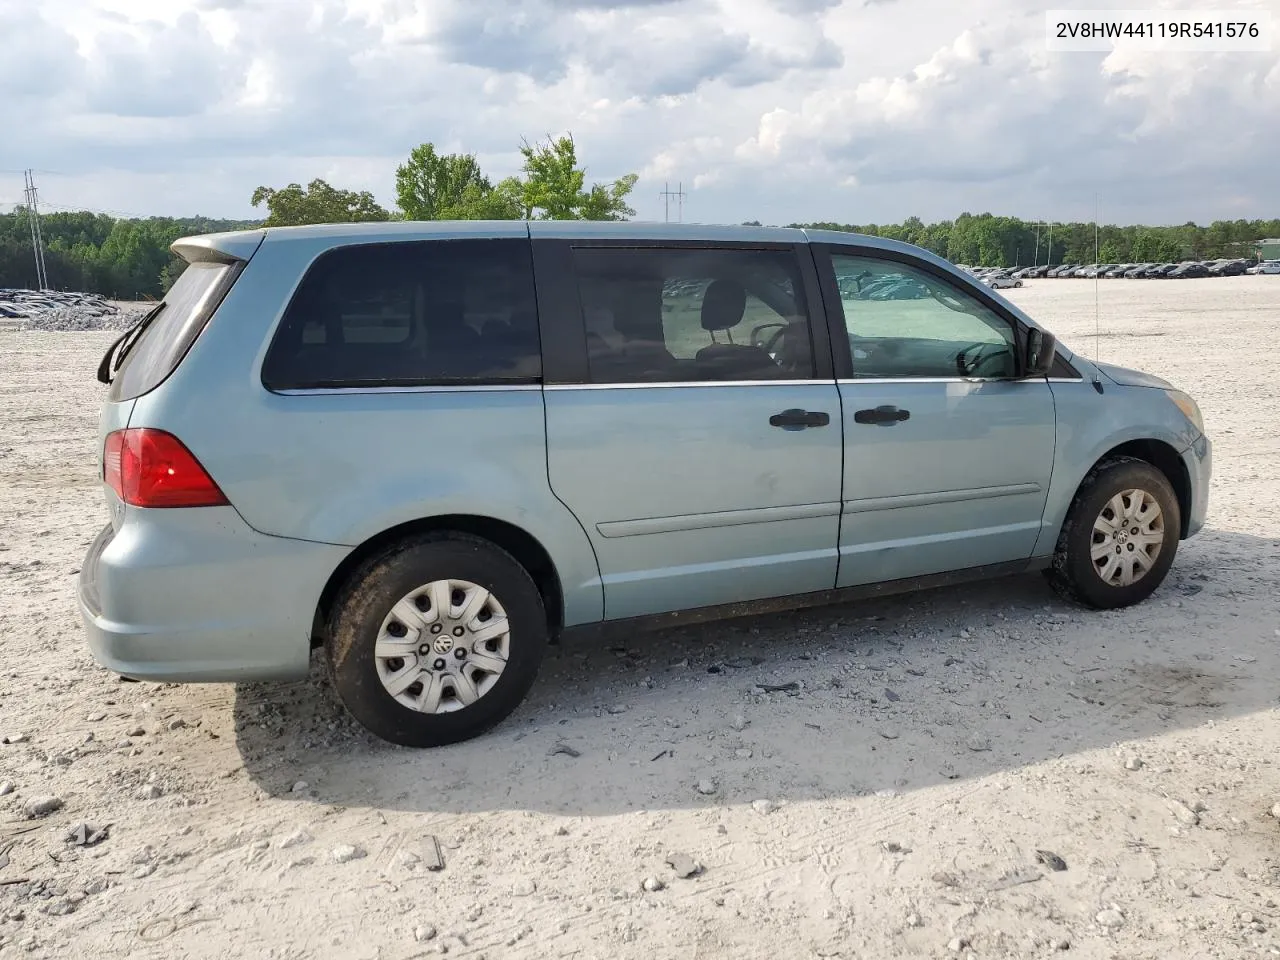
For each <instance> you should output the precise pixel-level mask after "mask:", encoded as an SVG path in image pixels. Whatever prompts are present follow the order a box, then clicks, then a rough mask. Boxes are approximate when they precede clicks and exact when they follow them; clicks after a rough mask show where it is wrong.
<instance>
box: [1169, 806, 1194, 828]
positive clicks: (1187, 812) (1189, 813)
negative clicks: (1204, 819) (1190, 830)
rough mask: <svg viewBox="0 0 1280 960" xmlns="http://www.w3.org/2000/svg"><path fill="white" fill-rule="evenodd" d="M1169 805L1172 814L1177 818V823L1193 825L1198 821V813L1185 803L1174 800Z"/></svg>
mask: <svg viewBox="0 0 1280 960" xmlns="http://www.w3.org/2000/svg"><path fill="white" fill-rule="evenodd" d="M1169 807H1170V809H1171V810H1173V815H1174V816H1175V817H1177V818H1178V822H1179V823H1182V824H1185V825H1186V826H1188V827H1194V826H1195V825H1196V824H1198V823H1199V822H1200V814H1198V813H1196V812H1195V811H1194V810H1192V809H1191V808H1190V807H1188V806H1187V805H1186V804H1185V803H1180V802H1178V801H1176V800H1175V801H1173V802H1172V803H1170V804H1169Z"/></svg>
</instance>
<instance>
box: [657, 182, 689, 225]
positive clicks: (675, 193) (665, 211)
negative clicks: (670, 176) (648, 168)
mask: <svg viewBox="0 0 1280 960" xmlns="http://www.w3.org/2000/svg"><path fill="white" fill-rule="evenodd" d="M658 196H660V197H661V198H662V221H663V222H664V223H670V222H671V198H672V197H675V198H676V217H677V222H679V223H683V222H684V198H685V197H686V196H688V194H686V193H685V192H684V183H683V181H682V182H681V183H679V184H677V185H676V189H675V190H672V189H671V184H670V183H669V182H667V181H663V184H662V192H661V193H660V194H658Z"/></svg>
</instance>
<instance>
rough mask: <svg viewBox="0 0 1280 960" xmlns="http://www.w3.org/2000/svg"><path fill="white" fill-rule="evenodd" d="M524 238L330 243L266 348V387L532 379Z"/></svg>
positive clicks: (533, 348) (533, 331)
mask: <svg viewBox="0 0 1280 960" xmlns="http://www.w3.org/2000/svg"><path fill="white" fill-rule="evenodd" d="M541 376H542V351H541V345H540V341H539V336H538V312H537V305H536V301H535V298H534V285H533V260H532V252H531V248H530V244H529V241H528V240H520V239H491V240H427V241H411V242H404V243H382V244H362V245H356V246H346V247H338V248H336V249H334V250H330V251H328V252H327V253H325V254H322V255H321V256H320V257H319V258H317V259H316V261H315V263H314V264H312V266H311V268H310V269H309V270H308V271H307V274H306V276H305V277H303V279H302V283H301V284H299V286H298V290H297V292H296V293H295V294H294V296H293V299H292V300H291V301H290V303H289V306H288V308H287V309H286V310H285V314H284V317H283V318H282V319H281V321H280V326H279V328H278V329H277V331H276V334H275V337H274V338H273V339H272V342H271V346H270V348H269V349H268V350H267V356H266V359H265V361H264V362H263V367H262V382H263V384H264V385H265V386H266V387H267V388H268V389H270V390H307V389H322V388H341V387H392V386H429V385H433V384H439V385H448V384H462V385H467V384H502V383H522V382H523V383H536V382H538V381H539V380H540V379H541Z"/></svg>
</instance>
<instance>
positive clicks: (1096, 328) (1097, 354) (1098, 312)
mask: <svg viewBox="0 0 1280 960" xmlns="http://www.w3.org/2000/svg"><path fill="white" fill-rule="evenodd" d="M1100 203H1101V200H1100V198H1099V195H1098V194H1096V193H1095V194H1094V195H1093V359H1095V360H1101V359H1102V307H1101V305H1100V304H1099V301H1098V272H1099V271H1098V268H1099V267H1100V266H1101V265H1102V261H1101V260H1100V259H1099V258H1098V249H1099V246H1098V232H1099V226H1098V216H1099V210H1100V206H1099V204H1100Z"/></svg>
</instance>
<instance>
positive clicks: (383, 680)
mask: <svg viewBox="0 0 1280 960" xmlns="http://www.w3.org/2000/svg"><path fill="white" fill-rule="evenodd" d="M329 632H330V639H329V641H328V644H327V648H328V654H329V663H330V668H331V670H332V673H333V682H334V687H335V688H336V690H337V692H338V696H339V697H340V698H341V700H342V702H343V704H344V705H345V706H346V708H347V710H348V711H350V713H351V714H352V716H354V717H355V718H356V719H357V720H359V721H360V723H362V724H363V725H364V726H365V727H367V728H368V729H369V730H370V731H372V732H373V733H375V734H377V735H378V736H379V737H381V738H382V739H384V740H389V741H391V742H392V743H397V744H400V745H402V746H407V747H431V746H440V745H443V744H447V743H457V742H459V741H461V740H468V739H470V738H472V737H475V736H478V735H479V734H481V733H483V732H485V731H486V730H488V729H489V728H490V727H492V726H494V725H495V724H497V723H498V722H500V721H501V720H503V719H504V718H505V717H507V716H508V715H509V714H510V713H511V712H512V711H513V710H515V708H516V707H517V706H518V705H519V704H520V702H521V701H522V700H523V699H524V697H525V695H526V694H527V693H528V691H529V688H530V687H531V686H532V685H533V681H534V678H535V676H536V675H537V672H538V666H539V664H540V663H541V661H542V654H543V651H544V650H545V648H546V644H547V632H548V631H547V618H546V613H545V610H544V608H543V604H542V597H541V595H540V594H539V592H538V588H537V586H536V585H535V584H534V582H533V580H532V579H531V578H530V577H529V574H528V572H526V571H525V569H524V567H522V566H521V565H520V563H519V562H518V561H517V560H516V559H515V558H514V557H512V556H511V555H510V554H508V553H507V552H506V551H504V550H502V549H500V548H498V547H497V546H495V545H493V544H491V543H489V542H487V541H485V540H481V539H479V538H477V537H472V536H468V535H464V534H450V533H444V534H430V535H427V536H425V537H420V538H415V539H412V540H408V541H405V542H403V543H401V544H398V545H397V546H395V547H393V548H391V549H390V550H389V551H387V552H385V553H383V554H380V555H379V556H377V557H374V558H373V559H371V560H370V561H368V562H366V563H365V564H363V565H362V566H361V567H359V568H358V569H357V570H356V571H355V572H354V573H353V574H352V576H351V578H350V579H349V580H348V581H347V583H346V585H345V587H344V588H343V590H342V591H341V593H340V595H339V597H338V599H337V602H336V604H335V606H334V614H333V617H332V620H331V629H330V631H329Z"/></svg>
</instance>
